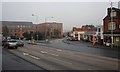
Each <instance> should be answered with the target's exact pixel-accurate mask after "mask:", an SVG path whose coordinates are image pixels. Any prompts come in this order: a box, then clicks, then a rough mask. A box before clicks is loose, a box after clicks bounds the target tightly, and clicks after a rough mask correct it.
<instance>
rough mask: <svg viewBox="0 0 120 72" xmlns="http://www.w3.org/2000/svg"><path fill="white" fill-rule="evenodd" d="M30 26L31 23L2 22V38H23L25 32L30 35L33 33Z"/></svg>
mask: <svg viewBox="0 0 120 72" xmlns="http://www.w3.org/2000/svg"><path fill="white" fill-rule="evenodd" d="M32 25H33V23H32V22H21V21H2V32H3V36H11V37H15V38H23V34H24V33H25V32H28V33H30V32H31V31H33V28H32V27H33V26H32Z"/></svg>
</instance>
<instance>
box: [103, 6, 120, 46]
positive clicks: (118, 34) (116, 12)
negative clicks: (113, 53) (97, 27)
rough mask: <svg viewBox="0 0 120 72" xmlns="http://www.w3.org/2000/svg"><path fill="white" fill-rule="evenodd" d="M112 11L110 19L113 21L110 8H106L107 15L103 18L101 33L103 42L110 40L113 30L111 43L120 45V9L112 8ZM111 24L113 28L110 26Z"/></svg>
mask: <svg viewBox="0 0 120 72" xmlns="http://www.w3.org/2000/svg"><path fill="white" fill-rule="evenodd" d="M112 10H113V13H112V19H113V21H112V22H111V15H110V13H111V8H108V9H107V15H106V17H105V18H104V19H103V27H104V31H103V35H104V44H106V43H107V42H110V43H111V42H112V38H111V36H112V34H111V30H113V43H114V45H115V46H120V9H118V8H112ZM112 24H113V28H112Z"/></svg>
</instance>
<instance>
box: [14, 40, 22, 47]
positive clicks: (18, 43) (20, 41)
mask: <svg viewBox="0 0 120 72" xmlns="http://www.w3.org/2000/svg"><path fill="white" fill-rule="evenodd" d="M16 41H17V46H19V47H23V46H24V42H23V41H22V40H16Z"/></svg>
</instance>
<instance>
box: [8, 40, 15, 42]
mask: <svg viewBox="0 0 120 72" xmlns="http://www.w3.org/2000/svg"><path fill="white" fill-rule="evenodd" d="M8 42H16V41H14V40H13V41H8Z"/></svg>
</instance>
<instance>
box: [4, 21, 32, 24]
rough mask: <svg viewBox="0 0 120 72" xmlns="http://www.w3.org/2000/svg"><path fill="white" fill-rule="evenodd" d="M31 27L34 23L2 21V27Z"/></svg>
mask: <svg viewBox="0 0 120 72" xmlns="http://www.w3.org/2000/svg"><path fill="white" fill-rule="evenodd" d="M26 24H27V25H31V24H33V23H32V22H24V21H2V25H26Z"/></svg>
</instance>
